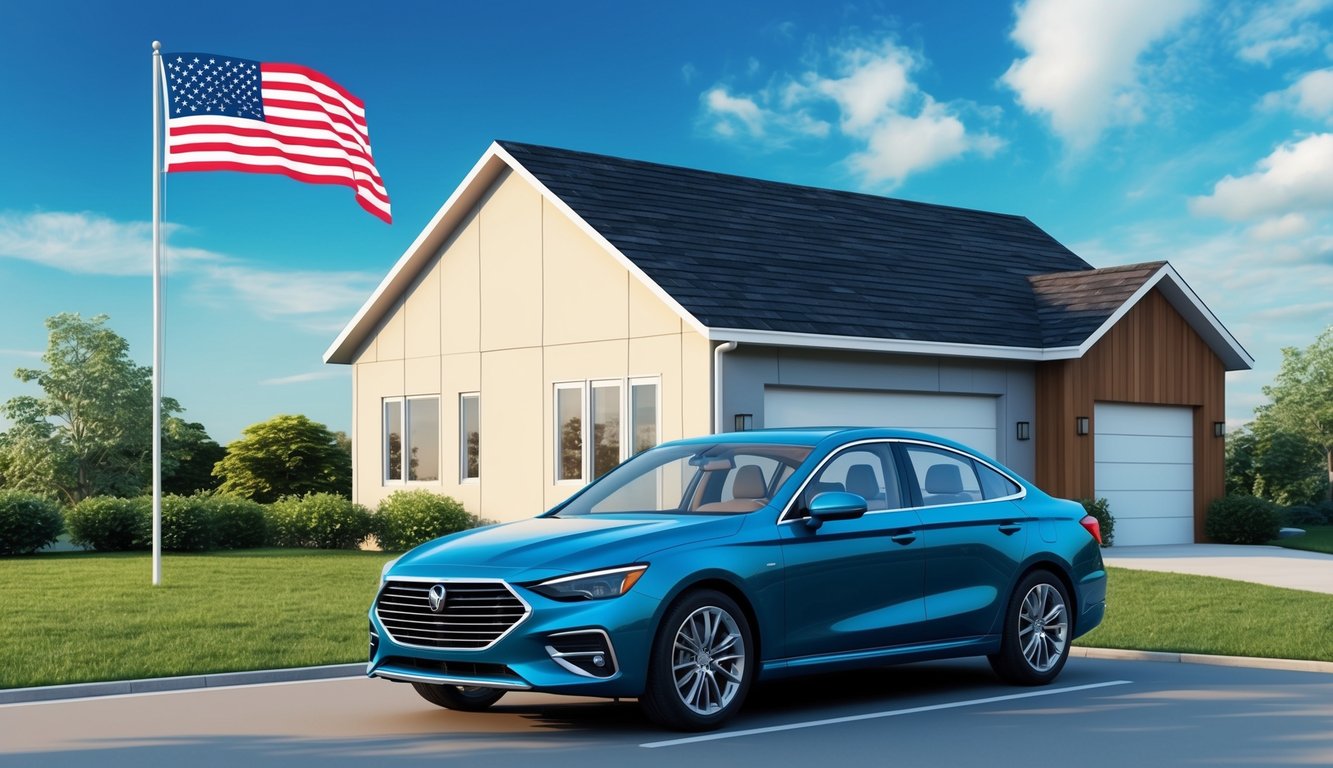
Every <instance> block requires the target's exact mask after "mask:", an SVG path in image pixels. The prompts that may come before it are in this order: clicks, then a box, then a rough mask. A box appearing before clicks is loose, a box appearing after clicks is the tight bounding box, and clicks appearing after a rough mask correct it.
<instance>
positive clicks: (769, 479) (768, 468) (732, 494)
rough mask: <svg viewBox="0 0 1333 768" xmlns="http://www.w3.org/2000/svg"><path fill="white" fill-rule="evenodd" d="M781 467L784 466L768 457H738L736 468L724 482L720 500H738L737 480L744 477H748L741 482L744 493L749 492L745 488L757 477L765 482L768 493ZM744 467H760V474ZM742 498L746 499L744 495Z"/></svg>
mask: <svg viewBox="0 0 1333 768" xmlns="http://www.w3.org/2000/svg"><path fill="white" fill-rule="evenodd" d="M780 466H782V462H780V461H778V460H777V459H773V458H769V457H767V456H737V457H736V467H735V468H734V469H732V470H731V471H730V472H728V473H727V478H726V480H724V481H723V482H722V492H721V498H719V499H718V500H719V501H733V500H735V499H736V479H737V478H739V477H741V476H742V475H748V477H746V478H745V479H743V480H741V485H742V488H741V490H742V491H744V490H747V489H746V488H744V487H743V486H745V485H746V484H747V483H749V482H751V481H753V479H754V478H756V477H757V478H759V479H760V480H762V481H763V486H764V488H765V490H766V491H767V490H771V489H772V487H773V485H772V483H773V477H774V476H775V475H777V474H778V468H779V467H780ZM743 467H758V470H757V471H758V474H755V473H756V470H750V469H743ZM764 495H765V496H767V495H768V493H767V492H766V493H765V494H764ZM742 497H744V494H742Z"/></svg>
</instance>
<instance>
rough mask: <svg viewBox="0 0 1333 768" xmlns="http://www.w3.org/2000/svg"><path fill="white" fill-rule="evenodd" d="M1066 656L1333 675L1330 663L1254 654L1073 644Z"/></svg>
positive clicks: (1332, 667)
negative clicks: (1133, 648) (1264, 656)
mask: <svg viewBox="0 0 1333 768" xmlns="http://www.w3.org/2000/svg"><path fill="white" fill-rule="evenodd" d="M1069 655H1070V656H1075V657H1078V658H1084V659H1114V660H1117V661H1165V662H1171V663H1175V664H1208V665H1211V666H1214V667H1246V668H1249V669H1281V670H1286V671H1288V672H1324V673H1327V674H1333V662H1330V661H1305V660H1303V659H1263V658H1259V657H1255V656H1213V655H1211V654H1207V653H1166V652H1163V651H1126V650H1122V649H1119V648H1083V647H1080V646H1074V647H1073V648H1070V649H1069Z"/></svg>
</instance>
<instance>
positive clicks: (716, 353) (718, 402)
mask: <svg viewBox="0 0 1333 768" xmlns="http://www.w3.org/2000/svg"><path fill="white" fill-rule="evenodd" d="M736 347H737V344H736V342H734V341H728V342H727V343H726V344H719V345H717V347H715V348H714V349H713V434H715V435H716V434H720V433H721V432H722V356H723V355H725V354H726V353H728V352H730V351H732V350H734V349H735V348H736Z"/></svg>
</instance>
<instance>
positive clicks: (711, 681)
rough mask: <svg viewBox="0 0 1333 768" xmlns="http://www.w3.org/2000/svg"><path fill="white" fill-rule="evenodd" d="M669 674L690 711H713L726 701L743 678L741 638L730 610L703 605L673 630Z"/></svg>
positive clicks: (743, 640) (721, 706)
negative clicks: (673, 636) (674, 632)
mask: <svg viewBox="0 0 1333 768" xmlns="http://www.w3.org/2000/svg"><path fill="white" fill-rule="evenodd" d="M671 660H672V661H671V675H672V679H673V681H674V683H675V686H676V694H677V695H678V696H679V697H680V701H681V703H682V704H684V705H685V706H686V707H687V708H688V709H689V710H690V711H691V712H694V713H696V714H699V715H709V714H713V713H715V712H717V711H719V710H721V709H724V708H726V707H727V705H729V704H730V703H731V701H732V699H734V698H735V697H736V694H737V692H739V691H740V689H741V681H742V680H744V678H745V639H744V637H743V636H742V635H741V630H740V627H739V626H738V625H737V623H736V620H735V619H734V618H733V617H732V616H731V614H729V613H727V612H726V611H724V610H722V609H721V608H718V607H717V606H712V605H706V606H704V607H702V608H699V609H698V610H696V611H694V612H693V613H691V614H690V615H689V616H688V617H686V619H685V621H684V622H683V623H682V624H681V625H680V628H679V629H678V630H676V637H675V640H674V643H673V649H672V653H671Z"/></svg>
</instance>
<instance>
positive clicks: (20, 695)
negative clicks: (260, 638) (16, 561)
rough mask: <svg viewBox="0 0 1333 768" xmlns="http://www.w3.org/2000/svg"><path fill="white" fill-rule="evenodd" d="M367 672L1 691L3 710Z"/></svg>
mask: <svg viewBox="0 0 1333 768" xmlns="http://www.w3.org/2000/svg"><path fill="white" fill-rule="evenodd" d="M365 672H366V665H365V662H362V663H360V664H329V665H326V666H322V667H295V668H292V669H261V670H256V671H253V672H219V673H217V674H212V675H186V676H183V677H154V678H149V679H147V680H117V681H114V682H109V683H74V684H72V685H46V686H39V687H35V688H10V689H8V690H0V706H3V705H5V704H24V703H28V702H36V701H60V700H63V699H86V698H94V697H97V696H123V695H125V694H132V693H162V692H165V691H189V690H195V689H199V688H225V687H229V686H235V685H257V684H262V683H290V682H299V681H303V680H328V679H332V678H339V677H358V676H361V675H364V674H365Z"/></svg>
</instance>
